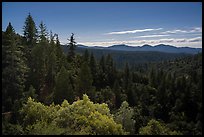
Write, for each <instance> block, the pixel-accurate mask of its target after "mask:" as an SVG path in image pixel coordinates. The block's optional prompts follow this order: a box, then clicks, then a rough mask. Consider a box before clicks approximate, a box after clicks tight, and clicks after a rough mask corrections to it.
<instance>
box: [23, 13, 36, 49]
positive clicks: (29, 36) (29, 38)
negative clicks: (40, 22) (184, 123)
mask: <svg viewBox="0 0 204 137" xmlns="http://www.w3.org/2000/svg"><path fill="white" fill-rule="evenodd" d="M23 31H24V33H23V34H24V37H25V39H26V44H27V45H28V47H29V48H33V46H34V45H35V44H36V42H37V28H36V26H35V22H34V20H33V17H32V16H31V14H30V13H29V14H28V16H27V18H26V20H25V25H24V27H23Z"/></svg>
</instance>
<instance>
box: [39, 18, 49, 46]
mask: <svg viewBox="0 0 204 137" xmlns="http://www.w3.org/2000/svg"><path fill="white" fill-rule="evenodd" d="M39 28H40V30H39V42H43V41H46V40H47V37H48V32H47V27H46V25H45V24H44V23H43V22H42V21H41V22H40V25H39Z"/></svg>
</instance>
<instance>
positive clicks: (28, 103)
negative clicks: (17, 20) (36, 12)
mask: <svg viewBox="0 0 204 137" xmlns="http://www.w3.org/2000/svg"><path fill="white" fill-rule="evenodd" d="M23 31H24V34H23V36H21V35H19V34H16V33H15V30H14V28H13V27H12V24H11V23H9V24H8V27H7V29H6V31H5V32H3V31H2V134H5V135H8V134H15V135H21V134H23V135H33V134H34V135H47V134H51V135H53V134H56V135H74V134H77V135H78V134H81V135H82V134H83V135H84V134H91V135H104V134H120V135H127V134H131V135H132V134H136V135H202V53H199V54H196V55H194V56H190V57H184V58H180V59H175V60H171V61H165V62H158V63H153V64H152V63H151V64H149V65H148V64H146V65H145V67H144V68H143V66H142V65H141V66H140V67H139V69H137V68H135V69H130V67H129V65H130V64H128V63H126V65H125V67H124V68H123V69H118V68H117V66H116V62H114V61H113V58H112V56H111V54H108V55H106V56H102V57H101V58H100V59H96V58H95V56H94V55H93V53H92V52H89V51H88V50H86V51H85V52H84V53H83V54H82V55H81V54H77V53H76V52H75V49H76V41H75V39H74V34H71V36H69V34H68V37H69V38H68V45H67V46H68V49H69V50H68V52H67V53H64V52H63V50H62V47H61V44H60V42H59V37H58V35H57V34H53V33H52V32H51V31H50V33H48V30H47V28H46V25H45V24H44V23H43V22H41V23H40V24H39V26H38V27H37V25H36V24H35V22H34V20H33V18H32V16H31V15H30V14H29V15H28V16H27V17H26V20H25V24H24V27H23Z"/></svg>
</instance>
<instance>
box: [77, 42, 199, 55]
mask: <svg viewBox="0 0 204 137" xmlns="http://www.w3.org/2000/svg"><path fill="white" fill-rule="evenodd" d="M79 47H80V48H89V49H108V50H120V51H158V52H166V53H188V54H197V53H200V52H202V48H193V47H175V46H172V45H165V44H159V45H155V46H151V45H148V44H145V45H142V46H129V45H126V44H118V45H112V46H109V47H101V46H93V47H90V46H85V45H82V44H79Z"/></svg>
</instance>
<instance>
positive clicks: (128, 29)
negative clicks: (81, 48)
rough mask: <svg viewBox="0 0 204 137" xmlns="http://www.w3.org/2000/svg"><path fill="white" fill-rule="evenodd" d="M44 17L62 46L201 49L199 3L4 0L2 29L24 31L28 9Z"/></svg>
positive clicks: (36, 21) (37, 18)
mask: <svg viewBox="0 0 204 137" xmlns="http://www.w3.org/2000/svg"><path fill="white" fill-rule="evenodd" d="M29 12H30V13H31V15H32V17H33V18H34V21H35V23H36V26H37V27H38V26H39V24H40V21H43V22H44V23H45V24H46V26H47V29H48V31H50V30H52V32H53V33H57V34H58V35H59V39H60V42H61V43H62V44H65V43H67V42H68V41H67V38H68V37H70V35H71V33H72V32H73V33H75V38H76V41H77V43H78V44H85V45H87V46H111V45H114V44H127V45H130V46H142V45H144V44H150V45H157V44H161V43H163V44H170V45H174V46H177V47H181V46H188V47H202V3H201V2H49V3H48V2H3V3H2V30H3V31H4V30H5V29H6V27H7V25H8V23H9V22H11V23H12V25H13V27H14V29H15V31H16V32H17V33H19V34H23V29H22V28H23V26H24V22H25V18H26V17H27V15H28V13H29Z"/></svg>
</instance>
